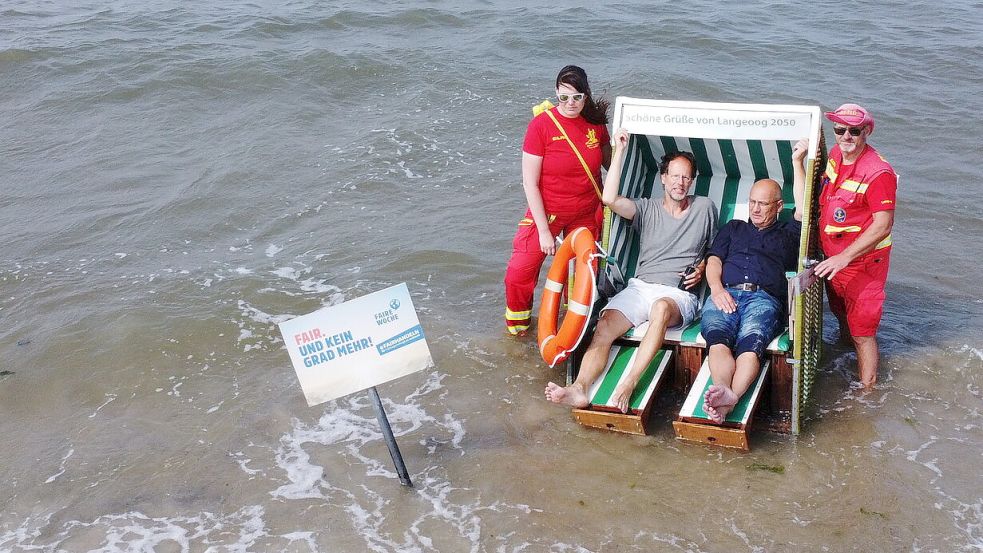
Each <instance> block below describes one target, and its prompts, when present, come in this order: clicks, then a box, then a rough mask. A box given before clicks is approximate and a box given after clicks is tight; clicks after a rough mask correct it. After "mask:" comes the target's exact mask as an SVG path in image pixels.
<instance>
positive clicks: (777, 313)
mask: <svg viewBox="0 0 983 553" xmlns="http://www.w3.org/2000/svg"><path fill="white" fill-rule="evenodd" d="M735 299H737V304H738V305H737V311H736V312H735V313H734V315H736V316H737V319H738V324H739V325H740V326H739V328H738V331H737V337H736V344H735V345H734V352H735V354H736V356H737V359H736V361H735V363H734V372H733V373H731V375H732V376H731V378H730V379H728V380H727V381H726V382H718V381H717V377H716V375H714V380H713V382H714V386H711V387H710V390H708V391H707V394H706V396H705V398H704V399H705V402H704V403H705V405H704V410H705V411H706V412H707V415H709V416H710V419H711V420H713V421H714V422H716V423H718V424H720V423H721V422H723V421H724V420H725V419H726V418H727V415H728V414H730V412H731V411H733V410H734V406H735V405H737V402H738V401H740V399H741V396H743V395H744V393H745V392H747V390H748V388H750V387H751V384H752V383H753V382H754V381H755V379H756V378H757V377H758V373H759V371H760V370H761V359H762V358H763V356H764V355H765V348H766V347H767V346H768V342H770V341H771V340H772V339H773V338H774V337H775V335H776V334H777V333H778V330H779V326H780V325H779V322H778V321H779V320H780V318H781V315H782V305H781V303H780V302H779V301H778V300H777V299H776V298H774V297H772V296H770V295H768V293H767V292H764V291H758V292H745V293H742V294H741V295H740V297H739V298H735ZM711 362H712V358H711ZM711 374H713V373H712V370H711Z"/></svg>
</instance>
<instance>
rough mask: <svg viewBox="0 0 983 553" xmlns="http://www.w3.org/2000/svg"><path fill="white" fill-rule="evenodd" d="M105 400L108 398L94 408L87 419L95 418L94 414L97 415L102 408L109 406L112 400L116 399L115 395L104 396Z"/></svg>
mask: <svg viewBox="0 0 983 553" xmlns="http://www.w3.org/2000/svg"><path fill="white" fill-rule="evenodd" d="M106 398H108V399H106V401H104V402H103V404H102V405H100V406H99V407H96V410H95V411H93V412H92V414H91V415H89V418H90V419H92V418H95V416H96V413H98V412H99V411H100V410H101V409H102V408H103V407H105V406H107V405H109V403H110V402H112V401H113V400H114V399H116V394H106Z"/></svg>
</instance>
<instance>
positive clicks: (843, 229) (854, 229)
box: [823, 225, 860, 234]
mask: <svg viewBox="0 0 983 553" xmlns="http://www.w3.org/2000/svg"><path fill="white" fill-rule="evenodd" d="M823 232H825V233H826V234H836V233H837V232H860V227H857V226H853V227H834V226H833V225H826V228H824V229H823Z"/></svg>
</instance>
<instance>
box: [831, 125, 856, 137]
mask: <svg viewBox="0 0 983 553" xmlns="http://www.w3.org/2000/svg"><path fill="white" fill-rule="evenodd" d="M847 131H850V136H860V133H862V132H864V128H863V127H833V133H834V134H837V135H841V134H843V133H845V132H847Z"/></svg>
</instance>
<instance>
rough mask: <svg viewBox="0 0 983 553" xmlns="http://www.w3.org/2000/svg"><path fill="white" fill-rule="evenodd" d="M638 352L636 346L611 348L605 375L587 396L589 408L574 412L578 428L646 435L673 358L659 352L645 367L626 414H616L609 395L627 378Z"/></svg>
mask: <svg viewBox="0 0 983 553" xmlns="http://www.w3.org/2000/svg"><path fill="white" fill-rule="evenodd" d="M637 354H638V348H637V347H635V346H614V347H612V348H611V353H610V354H609V355H608V361H607V365H606V366H605V368H604V372H603V373H602V374H601V376H600V377H599V378H598V379H597V380H596V381H595V382H594V384H593V385H592V386H591V388H590V390H588V392H587V395H588V397H590V398H591V404H590V405H589V406H588V407H587V408H586V409H574V410H573V416H574V419H576V420H577V422H579V423H580V424H582V425H584V426H591V427H594V428H603V429H606V430H614V431H615V432H627V433H629V434H647V433H648V428H647V424H648V416H649V410H650V409H651V407H652V402H653V401H654V399H655V395H656V392H657V391H658V389H659V387H660V386H661V385H662V382H663V380H664V377H665V375H666V368H667V367H668V366H669V360H670V359H671V358H672V351H670V350H659V351H658V352H657V353H656V354H655V357H654V358H653V359H652V362H651V363H649V365H648V367H646V369H645V372H643V373H642V376H641V378H640V379H639V381H638V385H637V386H635V391H634V392H632V395H631V400H630V402H629V409H628V412H627V413H621V412H618V410H617V408H616V407H615V406H614V404H613V403H612V402H611V394H612V393H613V392H614V389H615V387H616V386H617V385H618V383H619V382H621V380H622V379H623V378H624V377H625V376H626V375H627V374H628V371H629V370H630V369H631V367H632V364H633V363H634V362H635V357H636V356H637Z"/></svg>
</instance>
